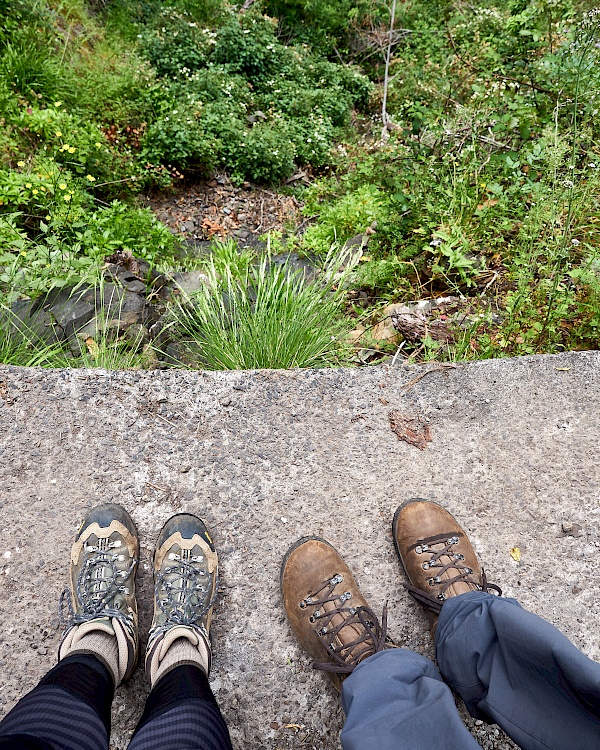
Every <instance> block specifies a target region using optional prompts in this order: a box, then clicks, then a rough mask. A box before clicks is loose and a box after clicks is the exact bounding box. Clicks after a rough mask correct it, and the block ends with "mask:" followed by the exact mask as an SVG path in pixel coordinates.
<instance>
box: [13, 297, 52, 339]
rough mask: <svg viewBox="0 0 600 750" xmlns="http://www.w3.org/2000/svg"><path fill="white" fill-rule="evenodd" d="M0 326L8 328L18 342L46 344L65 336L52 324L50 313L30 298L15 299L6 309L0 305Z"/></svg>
mask: <svg viewBox="0 0 600 750" xmlns="http://www.w3.org/2000/svg"><path fill="white" fill-rule="evenodd" d="M0 326H1V327H3V328H6V329H7V330H10V331H11V332H12V336H13V337H14V340H15V341H17V342H19V343H21V342H24V343H32V344H38V345H47V344H53V343H56V342H59V341H63V340H64V338H65V336H64V333H63V331H62V329H61V328H59V327H57V326H56V325H54V322H53V320H52V317H51V315H50V314H49V313H48V312H47V311H46V310H42V309H40V308H39V304H38V302H36V301H34V300H30V299H22V300H16V301H15V302H13V303H12V304H11V306H10V308H9V309H8V310H7V309H5V308H1V307H0Z"/></svg>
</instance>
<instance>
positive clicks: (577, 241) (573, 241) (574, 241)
mask: <svg viewBox="0 0 600 750" xmlns="http://www.w3.org/2000/svg"><path fill="white" fill-rule="evenodd" d="M579 244H580V243H579V240H571V245H573V247H577V246H578V245H579Z"/></svg>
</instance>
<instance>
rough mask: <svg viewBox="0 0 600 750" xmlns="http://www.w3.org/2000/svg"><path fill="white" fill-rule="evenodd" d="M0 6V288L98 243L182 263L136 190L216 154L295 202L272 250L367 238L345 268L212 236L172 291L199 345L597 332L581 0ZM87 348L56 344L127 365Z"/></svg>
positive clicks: (274, 361)
mask: <svg viewBox="0 0 600 750" xmlns="http://www.w3.org/2000/svg"><path fill="white" fill-rule="evenodd" d="M0 15H1V16H2V19H3V23H2V28H1V29H0V124H1V127H0V304H1V305H2V306H3V307H6V308H10V306H11V305H12V304H13V303H14V302H15V300H18V299H20V298H21V299H22V298H23V297H31V298H36V297H39V296H41V295H44V294H47V293H48V292H49V291H50V290H51V289H54V288H56V287H65V286H66V287H71V286H74V285H77V284H95V283H99V280H100V277H101V269H102V267H103V265H104V263H105V259H106V258H108V257H109V256H111V255H113V254H114V253H130V254H133V255H135V257H137V258H141V259H143V260H145V261H147V262H148V263H149V264H150V267H151V268H155V267H158V268H160V269H166V268H172V269H175V268H177V267H178V264H183V266H184V267H186V262H185V261H184V260H181V249H180V247H179V242H178V240H177V238H176V237H174V236H173V234H172V233H171V232H170V231H169V230H168V229H167V228H166V227H164V226H163V225H162V224H161V223H160V222H158V220H157V219H156V218H155V217H154V215H153V214H152V213H151V212H150V211H149V210H148V209H143V208H140V207H139V206H138V204H137V203H136V196H137V195H138V194H139V193H140V191H142V190H144V191H150V190H155V189H162V190H168V189H170V188H173V187H174V186H175V187H176V186H177V185H180V184H185V183H186V182H189V181H193V180H200V179H204V178H205V177H207V176H210V175H211V174H213V173H214V172H215V171H219V172H226V173H227V174H228V176H229V179H230V180H231V181H232V182H233V183H234V184H237V185H239V184H242V183H243V182H244V181H250V182H253V183H259V184H266V185H271V186H278V185H279V186H282V187H281V189H284V190H287V191H290V192H294V194H295V195H296V196H297V197H298V198H299V199H301V200H302V201H303V205H304V208H303V210H304V214H305V222H303V231H302V232H299V233H297V234H296V233H295V230H296V228H294V227H290V229H289V233H288V234H289V237H288V240H287V242H288V245H287V247H288V249H292V248H293V249H295V250H297V251H299V252H300V253H304V254H307V255H310V257H316V258H321V259H325V258H326V257H327V256H328V254H330V252H331V248H332V246H333V247H342V246H343V244H344V242H346V241H347V240H348V239H350V238H352V237H353V236H355V235H357V234H362V235H364V237H363V239H364V240H365V241H366V239H368V241H369V244H368V249H367V250H366V251H365V253H364V255H363V257H362V259H361V263H360V266H359V268H358V269H356V270H355V271H353V276H352V277H350V276H347V277H346V278H345V282H346V283H347V284H351V287H352V291H351V292H348V291H347V290H344V285H343V284H336V283H335V282H334V281H333V280H332V279H331V278H330V277H329V276H328V275H327V273H324V274H323V275H322V279H323V280H322V281H319V282H318V283H315V284H311V285H307V284H305V283H304V282H303V281H302V280H301V279H300V278H299V277H295V276H294V275H290V274H289V273H287V272H284V271H282V270H281V268H278V267H276V266H274V265H272V264H271V263H270V260H269V258H268V257H264V258H256V257H254V256H252V254H250V255H248V254H244V253H242V254H240V253H239V252H238V251H237V250H235V249H233V250H232V249H231V248H230V249H229V250H224V249H223V247H227V246H223V247H221V248H220V249H219V250H218V251H217V252H216V253H215V256H214V258H213V260H212V261H211V262H210V263H209V266H208V267H207V274H208V276H209V277H210V279H211V283H210V284H208V285H207V290H209V291H207V292H206V293H205V294H204V295H202V296H201V298H198V299H197V300H196V301H195V303H194V305H192V306H189V305H188V306H185V305H184V306H181V307H180V310H179V319H180V323H181V325H182V326H184V328H185V329H186V330H187V331H188V334H189V335H190V336H191V333H190V332H193V337H192V338H194V340H195V341H196V342H198V341H200V340H201V341H202V347H203V349H204V350H205V355H204V357H203V359H202V362H203V363H204V366H207V367H208V366H210V367H230V366H235V367H251V366H252V367H263V366H280V367H288V366H296V365H299V364H302V363H304V364H327V363H329V364H335V363H339V362H342V361H348V356H349V355H348V351H347V348H346V347H345V345H343V344H342V343H341V339H340V331H341V330H342V329H343V328H345V327H346V328H347V327H348V326H353V325H354V326H356V328H357V332H355V334H353V341H355V342H356V341H358V342H359V343H358V344H357V345H356V347H355V348H356V349H359V348H361V347H362V349H363V350H364V351H363V352H362V353H359V354H358V355H355V356H358V358H359V359H360V361H363V362H365V361H378V360H379V359H380V358H381V357H382V356H384V355H386V354H389V355H395V356H407V357H410V358H412V359H413V360H420V359H440V360H445V359H456V358H484V357H493V356H504V355H512V354H532V353H538V352H557V351H561V350H564V349H573V348H598V347H599V345H600V341H599V338H600V250H599V242H598V240H599V236H598V221H599V217H598V196H599V189H600V145H599V137H600V118H599V117H598V110H599V109H600V104H599V102H600V65H599V64H598V63H599V60H598V57H599V54H600V52H599V46H598V45H599V43H600V14H599V13H598V11H596V10H594V9H592V8H591V6H590V5H589V4H588V3H587V2H585V0H551V1H550V0H502V1H500V0H481V1H478V2H476V3H473V4H471V5H465V4H464V3H462V2H460V1H459V0H443V2H437V0H406V1H405V2H402V3H399V2H395V0H386V2H385V3H375V2H372V1H371V0H359V2H350V1H349V0H331V2H324V1H323V0H292V1H291V2H279V0H256V1H255V2H254V3H252V2H248V1H247V2H246V3H245V4H244V6H243V7H241V6H240V5H239V4H237V5H236V4H229V3H228V2H226V0H128V2H125V0H110V1H109V2H106V3H99V2H92V0H0ZM299 173H301V174H303V175H304V176H305V178H306V180H307V181H308V183H309V184H308V185H303V184H302V183H301V182H300V183H299V182H297V181H295V175H297V174H299ZM290 178H294V179H292V181H291V186H290V185H289V184H288V185H287V186H286V181H289V180H290ZM363 244H364V243H363ZM440 297H451V298H453V301H452V303H451V304H452V305H454V307H453V308H452V310H451V312H449V311H448V309H446V308H443V307H440V308H439V309H437V308H436V309H437V312H434V313H433V314H432V315H430V316H429V318H427V319H426V320H424V319H422V316H421V318H419V319H418V320H417V323H419V324H422V323H424V332H423V331H421V332H419V331H418V330H417V329H415V331H416V332H415V331H413V332H412V333H411V334H410V335H409V334H408V333H407V332H406V331H404V333H402V334H401V333H400V332H398V331H393V332H392V333H389V331H388V334H389V335H386V336H385V338H384V337H382V331H381V326H380V325H377V324H378V323H381V322H382V319H383V321H384V322H385V320H386V319H389V316H390V315H391V313H390V308H389V306H390V305H391V304H394V303H406V302H409V301H414V300H419V299H427V298H440ZM342 301H344V305H342ZM302 310H304V316H303V317H304V320H302V315H301V314H300V311H302ZM342 310H343V312H344V313H345V316H346V320H345V321H343V320H342ZM417 317H418V316H417ZM236 321H237V322H236ZM284 321H291V322H290V323H289V329H287V328H285V326H284ZM432 324H434V325H433V326H432ZM286 325H287V323H286ZM257 326H260V327H261V328H260V330H261V331H262V332H263V333H260V334H259V332H258V328H257ZM417 328H418V326H417ZM442 329H443V330H442ZM434 330H437V331H438V333H437V334H436V335H434ZM284 331H286V333H285V334H284ZM263 334H264V338H263V339H261V338H260V336H262V335H263ZM186 335H187V334H186ZM378 336H379V338H378ZM182 337H183V338H184V339H185V335H183V334H182ZM286 337H287V338H286ZM188 338H189V337H188ZM259 340H261V341H263V343H262V344H261V345H260V346H259V345H258V344H257V343H256V342H258V341H259ZM332 341H333V342H334V344H335V345H334V346H332V345H331V342H332ZM253 342H254V343H253ZM327 342H329V343H327ZM108 344H110V342H108ZM40 346H41V345H40ZM40 346H37V345H36V344H35V342H33V343H32V342H29V344H28V343H27V342H25V343H23V340H22V338H21V339H18V338H17V339H16V340H15V339H14V337H12V334H10V331H9V329H6V330H4V329H3V330H2V331H0V359H2V361H14V362H17V361H18V362H21V363H23V362H25V363H28V364H32V363H36V362H40V363H42V364H51V363H52V362H55V363H56V361H58V360H52V358H51V357H49V355H48V351H47V350H46V349H45V348H44V347H43V346H41V348H40ZM302 347H304V351H305V355H303V357H299V355H298V354H297V352H298V351H299V350H300V349H301V348H302ZM259 349H260V351H259ZM226 351H227V353H225V352H226ZM9 352H11V353H9ZM103 352H104V350H103V349H101V347H100V348H97V349H94V348H93V347H92V348H91V350H90V348H89V347H88V348H87V349H86V350H84V351H83V352H82V358H81V359H82V362H80V364H81V363H83V364H86V363H87V364H93V363H94V362H96V363H99V362H104V363H105V365H109V366H118V365H119V363H120V362H121V363H122V364H124V365H125V366H149V365H148V361H149V360H148V361H147V360H146V359H144V358H143V357H139V358H137V359H135V361H134V360H131V361H129V360H127V357H128V356H129V354H127V353H125V354H124V353H123V352H122V351H121V350H120V349H119V346H114V345H112V344H110V345H109V346H108V348H107V349H106V352H105V353H104V354H105V355H106V356H104V354H103ZM209 352H210V353H209ZM267 352H268V356H267ZM101 355H102V356H101ZM121 355H123V356H121ZM125 355H126V356H125ZM123 357H125V359H123ZM36 358H37V359H36ZM86 358H87V359H86ZM83 360H85V361H83ZM88 360H89V361H88ZM126 360H127V361H126ZM153 361H154V360H153Z"/></svg>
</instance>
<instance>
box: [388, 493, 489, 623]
mask: <svg viewBox="0 0 600 750" xmlns="http://www.w3.org/2000/svg"><path fill="white" fill-rule="evenodd" d="M392 533H393V536H394V543H395V545H396V550H397V552H398V555H399V557H400V560H401V562H402V565H403V566H404V570H405V571H406V575H407V576H408V579H409V581H410V584H411V585H410V586H407V589H408V591H409V593H410V594H411V595H412V596H413V597H414V598H415V599H416V600H417V601H419V602H420V603H421V604H423V605H424V606H425V607H426V608H427V610H428V612H429V613H430V614H431V615H433V616H434V618H435V619H432V624H434V622H435V620H436V619H437V614H438V613H439V611H440V609H441V608H442V605H443V603H444V602H445V601H446V599H448V598H449V597H452V596H457V595H458V594H464V593H466V592H468V591H489V590H494V591H496V592H497V593H500V589H499V588H498V587H497V586H495V585H494V584H491V583H488V582H487V580H486V578H485V573H484V572H483V571H482V569H481V567H480V565H479V561H478V560H477V556H476V554H475V551H474V550H473V547H472V546H471V542H470V541H469V539H468V537H467V535H466V533H465V532H464V530H463V529H462V528H461V526H460V525H459V524H458V522H457V521H456V519H455V518H454V516H453V515H452V514H451V513H449V512H448V511H447V510H445V509H444V508H442V506H441V505H438V504H437V503H434V502H431V501H429V500H420V499H415V500H409V501H408V502H406V503H404V504H403V505H401V506H400V507H399V508H398V509H397V511H396V513H395V515H394V521H393V524H392Z"/></svg>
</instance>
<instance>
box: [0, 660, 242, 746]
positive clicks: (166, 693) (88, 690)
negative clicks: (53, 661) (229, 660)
mask: <svg viewBox="0 0 600 750" xmlns="http://www.w3.org/2000/svg"><path fill="white" fill-rule="evenodd" d="M113 695H114V686H113V682H112V679H111V677H110V674H109V672H108V670H107V669H106V668H105V667H104V665H103V664H102V663H101V662H100V661H98V659H96V658H95V657H94V656H91V655H87V654H74V655H73V656H68V657H66V658H65V659H63V660H62V661H61V662H60V663H59V664H58V665H57V666H56V667H54V668H53V669H51V670H50V672H48V674H47V675H46V676H45V677H44V678H42V680H41V681H40V683H39V684H38V686H37V687H35V688H34V689H33V690H32V691H31V692H30V693H28V694H27V695H25V696H24V697H23V698H21V700H20V701H19V702H18V703H17V705H16V706H15V707H14V708H13V709H12V711H11V712H10V713H9V714H8V715H7V716H6V717H5V718H4V719H3V720H2V721H1V722H0V750H107V749H108V739H109V736H110V707H111V703H112V699H113ZM174 747H185V748H189V750H231V741H230V739H229V732H228V730H227V726H226V724H225V721H224V720H223V717H222V716H221V711H220V710H219V707H218V705H217V702H216V700H215V697H214V695H213V693H212V690H211V689H210V685H209V684H208V679H207V677H206V675H205V674H204V672H203V671H202V670H201V669H200V668H199V667H195V666H192V665H184V666H181V667H176V668H175V669H173V670H172V671H171V672H168V673H167V674H166V675H165V676H164V677H162V678H161V679H160V680H159V681H158V683H157V684H156V685H155V686H154V688H153V689H152V690H151V692H150V695H149V696H148V699H147V701H146V707H145V709H144V713H143V715H142V718H141V719H140V721H139V724H138V725H137V727H136V730H135V732H134V734H133V737H132V738H131V742H130V743H129V750H167V749H168V750H171V749H172V748H174Z"/></svg>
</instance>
